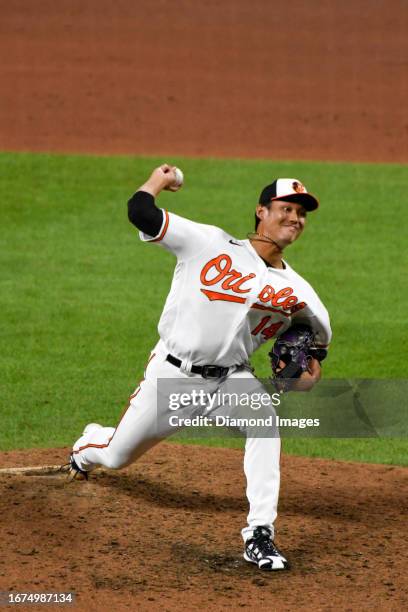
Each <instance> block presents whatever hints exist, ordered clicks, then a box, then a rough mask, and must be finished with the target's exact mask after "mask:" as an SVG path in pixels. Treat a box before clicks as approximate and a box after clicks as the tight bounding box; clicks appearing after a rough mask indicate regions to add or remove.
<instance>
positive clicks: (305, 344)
mask: <svg viewBox="0 0 408 612" xmlns="http://www.w3.org/2000/svg"><path fill="white" fill-rule="evenodd" d="M326 354H327V351H325V350H324V349H319V348H317V347H316V345H315V336H314V333H313V331H312V329H311V327H309V326H308V325H303V324H297V325H292V327H289V329H287V330H286V331H285V332H283V334H282V335H281V336H279V338H278V339H277V340H276V342H275V344H274V345H273V348H272V350H271V351H270V353H269V357H270V360H271V367H272V372H273V379H274V382H275V385H276V387H277V388H278V389H279V390H282V391H287V390H289V389H290V381H288V379H291V378H299V377H300V376H301V375H302V373H303V372H305V371H306V370H307V369H308V362H309V360H310V359H311V358H314V359H318V360H319V361H323V359H324V358H325V357H326ZM282 362H283V363H284V364H285V365H284V366H282ZM285 381H286V382H285Z"/></svg>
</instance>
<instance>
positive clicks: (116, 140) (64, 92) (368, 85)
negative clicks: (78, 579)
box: [0, 0, 408, 162]
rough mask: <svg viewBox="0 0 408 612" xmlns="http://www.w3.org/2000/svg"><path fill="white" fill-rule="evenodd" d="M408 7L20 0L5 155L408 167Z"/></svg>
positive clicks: (397, 0)
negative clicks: (72, 154) (44, 153)
mask: <svg viewBox="0 0 408 612" xmlns="http://www.w3.org/2000/svg"><path fill="white" fill-rule="evenodd" d="M407 29H408V5H407V3H406V1H405V0H376V1H375V2H374V1H373V0H354V1H353V2H351V1H349V2H341V1H340V0H332V1H330V2H328V1H326V2H313V3H310V2H300V1H298V0H274V2H268V1H267V0H251V2H247V1H246V0H222V1H219V0H205V1H203V2H194V1H192V0H178V2H177V3H174V1H170V0H138V1H137V2H133V1H132V0H116V1H115V2H111V1H110V0H58V2H53V1H52V0H36V2H35V3H34V2H27V0H8V2H7V3H6V5H5V6H4V7H3V8H2V13H1V20H0V53H1V56H2V57H3V58H4V61H3V62H2V63H1V66H0V78H1V83H2V95H1V98H0V134H1V143H0V149H2V150H21V149H23V150H27V151H44V150H45V151H63V152H93V153H102V154H107V153H136V154H153V155H157V154H163V155H170V156H171V155H186V156H189V155H194V156H224V157H243V158H246V157H257V158H265V159H272V160H273V159H295V160H297V159H318V160H345V161H347V160H354V161H384V162H387V161H389V162H391V161H400V162H407V161H408V118H407V113H406V104H405V102H406V100H407V98H408V70H407V68H408V37H407V35H406V33H407Z"/></svg>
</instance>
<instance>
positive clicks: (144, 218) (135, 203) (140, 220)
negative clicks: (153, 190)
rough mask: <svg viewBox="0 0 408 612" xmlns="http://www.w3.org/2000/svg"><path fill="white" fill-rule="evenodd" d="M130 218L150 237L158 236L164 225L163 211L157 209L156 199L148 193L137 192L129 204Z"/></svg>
mask: <svg viewBox="0 0 408 612" xmlns="http://www.w3.org/2000/svg"><path fill="white" fill-rule="evenodd" d="M128 218H129V221H130V222H131V223H133V225H135V226H136V227H137V228H138V229H139V230H140V231H142V232H144V233H145V234H147V235H148V236H157V234H158V233H159V231H160V228H161V226H162V225H163V211H162V210H160V208H157V206H156V204H155V202H154V197H153V196H152V195H151V194H150V193H147V192H146V191H137V192H136V193H135V195H133V196H132V197H131V198H130V200H129V202H128Z"/></svg>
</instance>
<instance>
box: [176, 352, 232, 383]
mask: <svg viewBox="0 0 408 612" xmlns="http://www.w3.org/2000/svg"><path fill="white" fill-rule="evenodd" d="M166 360H167V361H168V362H169V363H171V364H172V365H174V366H176V367H177V368H179V367H180V366H181V364H182V361H181V359H177V357H173V355H170V354H169V355H167V357H166ZM191 371H192V373H193V374H200V376H202V377H203V378H222V377H223V376H226V375H227V374H228V371H229V368H223V367H222V366H217V365H204V366H196V365H193V366H191Z"/></svg>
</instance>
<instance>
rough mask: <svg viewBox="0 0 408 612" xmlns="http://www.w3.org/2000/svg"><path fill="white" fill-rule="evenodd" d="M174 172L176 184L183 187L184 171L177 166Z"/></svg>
mask: <svg viewBox="0 0 408 612" xmlns="http://www.w3.org/2000/svg"><path fill="white" fill-rule="evenodd" d="M174 174H175V175H176V182H175V186H176V187H181V186H182V184H183V183H184V174H183V173H182V171H181V170H180V168H176V169H175V170H174Z"/></svg>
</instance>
